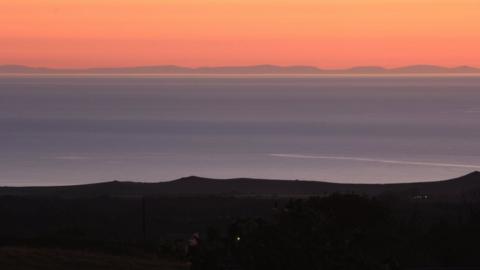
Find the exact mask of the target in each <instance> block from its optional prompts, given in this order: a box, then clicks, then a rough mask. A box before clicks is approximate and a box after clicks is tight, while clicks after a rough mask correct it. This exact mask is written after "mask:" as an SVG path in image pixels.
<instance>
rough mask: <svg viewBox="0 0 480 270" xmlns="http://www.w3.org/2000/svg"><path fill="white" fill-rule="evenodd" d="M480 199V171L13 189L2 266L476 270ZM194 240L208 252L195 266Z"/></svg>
mask: <svg viewBox="0 0 480 270" xmlns="http://www.w3.org/2000/svg"><path fill="white" fill-rule="evenodd" d="M479 191H480V173H478V172H474V173H471V174H468V175H465V176H462V177H459V178H456V179H452V180H446V181H438V182H427V183H411V184H389V185H378V184H376V185H359V184H335V183H326V182H313V181H283V180H259V179H230V180H215V179H205V178H198V177H187V178H183V179H179V180H175V181H171V182H163V183H132V182H108V183H99V184H91V185H80V186H63V187H16V188H14V187H4V188H0V221H1V222H0V269H67V268H68V269H139V270H140V269H154V268H156V269H177V268H178V267H179V269H182V267H183V268H184V267H186V263H187V262H189V261H190V262H196V265H197V266H199V267H198V268H197V269H208V270H211V269H225V270H226V269H295V268H298V267H293V266H299V265H298V262H302V263H303V265H302V266H303V267H300V266H299V268H298V269H409V268H414V269H415V268H418V267H420V268H421V267H477V266H480V262H479V261H478V248H477V245H478V242H480V231H479V230H478V228H479V226H480V200H479V199H480V196H479V194H480V192H479ZM331 193H335V194H333V195H329V194H331ZM339 193H348V194H339ZM351 193H356V194H360V195H362V194H363V195H369V196H358V195H353V194H351ZM316 195H319V196H316ZM310 196H316V197H310ZM370 196H373V197H374V198H370ZM307 197H308V198H307ZM195 232H198V233H200V237H201V239H202V241H201V243H202V246H201V248H200V250H201V252H200V253H198V254H197V255H198V257H191V256H190V257H189V256H186V255H187V254H186V253H185V247H186V245H187V244H188V239H189V238H190V236H191V235H192V233H195ZM239 239H241V241H240V240H239ZM239 241H240V242H239ZM292 244H293V245H292ZM226 251H228V252H226ZM320 255H321V256H320ZM259 256H260V257H259ZM165 258H168V259H165ZM252 258H253V259H252ZM279 258H281V259H279ZM171 261H174V262H175V261H176V262H178V263H170V262H171ZM17 262H21V263H20V264H18V263H17ZM199 263H200V264H199ZM204 263H205V264H204ZM265 263H267V265H265ZM338 263H340V265H343V266H345V265H346V266H348V267H346V266H345V267H339V265H337V264H338ZM12 265H16V266H20V265H22V267H23V266H24V267H23V268H13V267H12ZM129 265H131V267H130V268H125V267H128V266H129ZM212 265H213V266H215V267H212ZM281 266H283V268H282V267H281ZM287 266H288V267H287ZM314 266H322V267H314ZM350 266H351V267H350ZM367 266H368V267H367ZM370 266H372V267H370ZM386 266H388V267H389V268H386ZM397 266H401V267H400V268H399V267H397ZM122 267H124V268H122ZM452 269H453V268H452ZM457 269H459V268H457ZM470 269H476V268H470Z"/></svg>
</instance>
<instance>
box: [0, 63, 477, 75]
mask: <svg viewBox="0 0 480 270" xmlns="http://www.w3.org/2000/svg"><path fill="white" fill-rule="evenodd" d="M474 73H480V68H475V67H470V66H459V67H441V66H433V65H413V66H405V67H399V68H389V69H388V68H383V67H377V66H361V67H352V68H348V69H320V68H317V67H313V66H274V65H256V66H221V67H198V68H190V67H181V66H173V65H162V66H139V67H116V68H84V69H58V68H46V67H29V66H21V65H0V74H199V75H201V74H474Z"/></svg>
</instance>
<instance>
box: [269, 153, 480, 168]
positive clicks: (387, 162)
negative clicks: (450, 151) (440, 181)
mask: <svg viewBox="0 0 480 270" xmlns="http://www.w3.org/2000/svg"><path fill="white" fill-rule="evenodd" d="M269 156H272V157H281V158H303V159H329V160H350V161H359V162H376V163H386V164H399V165H414V166H434V167H453V168H467V169H480V165H474V164H458V163H438V162H421V161H407V160H392V159H377V158H365V157H348V156H321V155H318V156H317V155H301V154H269Z"/></svg>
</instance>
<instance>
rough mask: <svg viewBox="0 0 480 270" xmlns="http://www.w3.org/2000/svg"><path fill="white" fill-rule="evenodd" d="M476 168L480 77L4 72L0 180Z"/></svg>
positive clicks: (327, 177) (302, 175)
mask: <svg viewBox="0 0 480 270" xmlns="http://www.w3.org/2000/svg"><path fill="white" fill-rule="evenodd" d="M474 170H480V77H460V76H457V77H453V76H451V77H440V76H413V77H408V76H392V77H382V76H378V77H359V76H350V77H349V76H319V77H268V76H263V77H262V76H258V77H255V76H254V77H222V76H218V77H215V76H212V77H161V76H160V77H154V76H143V77H142V76H137V77H135V76H131V77H115V76H110V77H108V76H104V77H99V76H97V77H95V76H92V77H88V76H83V77H82V76H76V77H75V76H70V77H68V76H59V77H54V76H46V77H8V76H2V77H0V185H57V184H79V183H91V182H98V181H111V180H131V181H148V182H151V181H166V180H172V179H176V178H179V177H183V176H189V175H199V176H205V177H215V178H232V177H258V178H275V179H309V180H323V181H333V182H355V183H359V182H364V183H373V182H375V183H378V182H383V183H389V182H404V181H427V180H439V179H446V178H451V177H455V176H460V175H462V174H465V173H468V172H471V171H474Z"/></svg>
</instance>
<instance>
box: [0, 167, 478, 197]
mask: <svg viewBox="0 0 480 270" xmlns="http://www.w3.org/2000/svg"><path fill="white" fill-rule="evenodd" d="M330 193H357V194H365V195H371V196H382V195H391V196H395V197H400V198H404V199H408V200H410V199H419V200H425V199H430V200H456V201H459V200H465V199H468V198H475V199H477V200H478V199H480V172H472V173H470V174H467V175H465V176H462V177H459V178H455V179H451V180H446V181H436V182H417V183H404V184H339V183H330V182H319V181H300V180H294V181H289V180H265V179H248V178H236V179H227V180H219V179H209V178H201V177H196V176H190V177H186V178H181V179H178V180H174V181H170V182H159V183H139V182H118V181H113V182H105V183H98V184H87V185H77V186H53V187H0V196H34V197H35V196H53V197H67V198H69V197H72V198H75V197H98V196H112V197H141V196H212V195H215V196H281V197H302V196H311V195H324V194H330Z"/></svg>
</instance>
